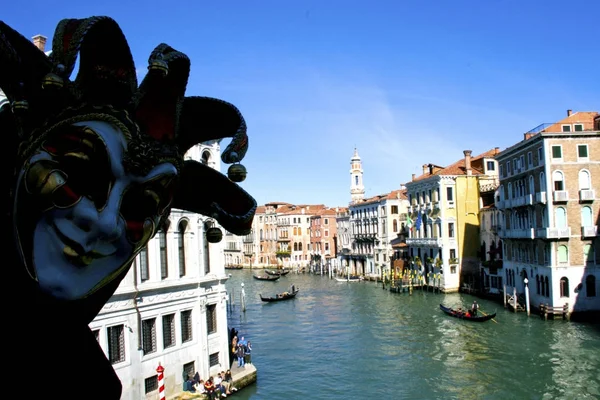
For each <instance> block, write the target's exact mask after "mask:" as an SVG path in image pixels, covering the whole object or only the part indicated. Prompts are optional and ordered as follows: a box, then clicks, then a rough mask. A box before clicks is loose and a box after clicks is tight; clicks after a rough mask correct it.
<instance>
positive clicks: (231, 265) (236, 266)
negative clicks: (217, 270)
mask: <svg viewBox="0 0 600 400" xmlns="http://www.w3.org/2000/svg"><path fill="white" fill-rule="evenodd" d="M225 269H244V266H243V265H235V264H227V265H226V266H225Z"/></svg>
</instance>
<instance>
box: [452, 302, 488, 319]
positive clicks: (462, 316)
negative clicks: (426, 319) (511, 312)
mask: <svg viewBox="0 0 600 400" xmlns="http://www.w3.org/2000/svg"><path fill="white" fill-rule="evenodd" d="M440 309H441V310H442V311H443V312H445V313H446V314H448V315H450V316H452V317H454V318H459V319H466V320H468V321H473V322H485V321H489V320H490V319H493V318H495V317H496V313H493V314H488V315H478V316H476V317H474V316H471V315H469V316H467V314H466V312H464V311H457V310H453V309H452V308H449V307H446V306H444V305H442V304H440Z"/></svg>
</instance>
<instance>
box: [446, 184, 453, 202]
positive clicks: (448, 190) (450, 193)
mask: <svg viewBox="0 0 600 400" xmlns="http://www.w3.org/2000/svg"><path fill="white" fill-rule="evenodd" d="M446 200H447V201H454V192H453V191H452V188H451V187H449V188H446Z"/></svg>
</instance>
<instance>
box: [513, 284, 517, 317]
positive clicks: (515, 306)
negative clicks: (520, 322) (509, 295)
mask: <svg viewBox="0 0 600 400" xmlns="http://www.w3.org/2000/svg"><path fill="white" fill-rule="evenodd" d="M517 304H518V303H517V288H516V287H513V307H514V312H517Z"/></svg>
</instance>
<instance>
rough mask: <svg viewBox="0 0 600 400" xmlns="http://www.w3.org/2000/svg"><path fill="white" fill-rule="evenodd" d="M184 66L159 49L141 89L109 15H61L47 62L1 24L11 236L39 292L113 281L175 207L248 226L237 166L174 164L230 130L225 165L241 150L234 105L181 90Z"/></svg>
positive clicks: (1, 117) (69, 296)
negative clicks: (11, 151)
mask: <svg viewBox="0 0 600 400" xmlns="http://www.w3.org/2000/svg"><path fill="white" fill-rule="evenodd" d="M15 55H18V56H19V57H14V56H15ZM77 55H79V59H80V67H79V72H78V75H77V78H76V79H75V80H74V81H70V79H69V77H70V74H71V72H72V71H73V68H74V64H75V60H76V58H77ZM189 67H190V65H189V59H188V58H187V57H186V56H185V55H184V54H182V53H180V52H177V51H176V50H174V49H172V48H171V47H169V46H167V45H164V44H162V45H159V46H158V47H157V48H156V49H155V50H154V51H153V53H152V54H151V56H150V59H149V67H148V69H149V72H148V75H147V76H146V77H145V78H144V81H143V82H142V83H141V85H140V86H139V88H138V86H137V79H136V73H135V66H134V65H133V60H132V58H131V53H130V51H129V47H128V45H127V43H126V41H125V38H124V37H123V34H122V32H121V30H120V29H119V27H118V25H117V24H116V23H115V22H114V21H113V20H112V19H110V18H107V17H92V18H87V19H82V20H75V19H71V20H63V21H61V23H59V25H58V27H57V30H56V32H55V36H54V41H53V48H52V55H51V56H50V58H48V57H47V56H46V55H45V54H44V53H42V52H40V51H39V50H37V48H35V46H33V44H32V43H30V42H29V41H28V40H27V39H25V38H24V37H22V36H21V35H19V34H18V33H17V32H15V31H14V30H12V29H11V28H10V27H8V26H7V25H6V24H4V23H2V22H1V21H0V88H1V89H2V90H3V91H4V92H5V93H6V95H7V97H8V99H9V100H10V102H11V107H10V108H9V107H6V106H4V107H1V108H0V129H1V130H2V131H3V132H4V131H6V130H9V129H14V132H9V133H10V135H11V140H13V141H15V142H16V143H17V146H16V147H17V148H18V154H17V157H16V160H17V161H16V162H17V166H16V167H17V168H16V169H15V171H16V172H15V176H14V178H15V182H14V186H13V187H14V191H13V194H12V200H13V204H14V206H13V208H12V221H13V225H14V236H15V241H16V248H17V253H18V256H19V258H20V259H21V261H22V263H23V264H24V267H25V268H26V270H27V272H28V274H29V276H30V277H31V278H32V279H34V280H36V281H37V282H38V285H39V287H40V289H41V290H42V291H43V292H45V293H47V294H50V295H51V296H53V297H55V298H58V299H63V300H77V299H82V298H86V297H87V296H90V295H92V294H93V293H95V292H96V291H97V290H99V289H101V288H103V287H105V286H106V285H107V284H108V283H110V282H113V281H115V280H120V279H122V277H123V276H124V274H125V273H126V271H127V268H128V267H129V266H130V264H131V261H132V260H133V258H134V257H135V256H136V255H137V253H138V252H139V251H140V250H141V248H143V246H145V245H146V243H147V242H148V240H150V238H151V237H152V236H153V235H154V234H155V233H156V232H157V230H158V229H160V227H161V226H162V225H163V224H162V223H163V222H164V221H165V220H166V219H167V218H168V215H169V212H170V209H171V208H172V207H174V208H179V209H182V210H186V211H190V212H196V213H200V214H204V215H206V216H209V217H211V218H214V219H215V220H216V221H217V222H219V223H220V225H221V226H223V227H224V228H225V229H227V230H228V231H229V232H232V233H234V234H238V235H245V234H247V233H249V231H250V227H251V223H252V218H253V216H254V212H255V210H256V202H255V201H254V199H253V198H252V197H251V196H250V195H248V194H247V193H246V192H245V191H244V190H243V189H241V188H240V187H239V186H238V185H237V184H236V183H235V182H234V181H236V182H238V181H240V180H242V179H243V178H244V177H245V169H244V168H243V167H242V166H241V165H240V164H234V166H236V167H237V168H236V169H235V170H236V171H237V172H238V174H236V175H235V176H231V179H228V178H227V177H226V176H225V175H223V174H221V173H219V172H218V171H215V170H213V169H211V168H209V167H208V166H206V165H203V164H202V163H200V162H198V161H193V160H186V161H184V160H183V155H184V154H185V152H186V151H187V150H188V149H189V148H191V147H192V146H194V145H196V144H199V143H202V142H205V141H209V140H220V139H221V138H225V137H231V138H232V141H231V143H230V144H229V145H228V146H227V148H226V149H225V150H224V151H223V153H222V160H223V162H225V163H227V164H232V163H239V161H240V160H241V159H242V158H243V157H244V155H245V153H246V150H247V146H248V138H247V136H246V125H245V122H244V119H243V118H242V116H241V114H240V113H239V111H238V110H237V109H236V108H235V107H234V106H233V105H231V104H229V103H226V102H223V101H221V100H218V99H212V98H207V97H185V96H184V93H185V87H186V85H187V79H188V75H189ZM2 124H4V126H2ZM240 171H242V172H243V174H241V175H242V176H241V179H238V178H240V174H239V172H240ZM202 185H204V188H202V187H201V186H202Z"/></svg>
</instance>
